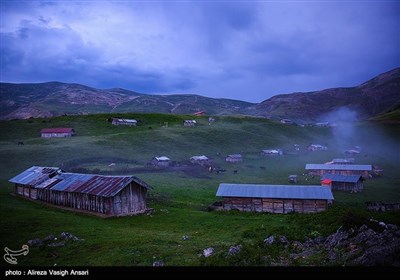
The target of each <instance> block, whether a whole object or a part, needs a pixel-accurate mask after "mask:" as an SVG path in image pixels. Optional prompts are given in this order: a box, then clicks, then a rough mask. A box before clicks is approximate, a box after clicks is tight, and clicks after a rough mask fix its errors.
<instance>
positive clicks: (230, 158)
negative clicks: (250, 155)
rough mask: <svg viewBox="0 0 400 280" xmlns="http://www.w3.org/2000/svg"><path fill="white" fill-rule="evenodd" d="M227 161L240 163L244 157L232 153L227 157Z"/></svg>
mask: <svg viewBox="0 0 400 280" xmlns="http://www.w3.org/2000/svg"><path fill="white" fill-rule="evenodd" d="M225 161H226V162H230V163H239V162H242V161H243V157H242V155H241V154H232V155H228V156H227V157H226V158H225Z"/></svg>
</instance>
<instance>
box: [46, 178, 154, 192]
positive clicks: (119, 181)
mask: <svg viewBox="0 0 400 280" xmlns="http://www.w3.org/2000/svg"><path fill="white" fill-rule="evenodd" d="M55 178H56V179H59V180H60V182H59V183H57V184H55V185H54V186H53V187H51V190H55V191H65V192H78V193H86V194H92V195H97V196H104V197H110V196H114V195H116V194H117V193H118V192H120V191H121V190H122V189H123V188H124V187H126V186H127V185H128V184H130V183H131V182H135V183H137V184H139V185H140V186H142V187H145V188H147V189H151V187H150V186H149V185H148V184H146V183H145V182H143V181H142V180H140V179H139V178H137V177H134V176H102V175H93V174H77V173H62V174H60V175H58V176H56V177H55Z"/></svg>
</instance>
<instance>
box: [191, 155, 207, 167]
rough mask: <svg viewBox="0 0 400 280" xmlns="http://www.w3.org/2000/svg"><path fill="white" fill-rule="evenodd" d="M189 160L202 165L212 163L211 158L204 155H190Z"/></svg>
mask: <svg viewBox="0 0 400 280" xmlns="http://www.w3.org/2000/svg"><path fill="white" fill-rule="evenodd" d="M190 162H191V163H192V164H198V165H204V166H209V165H211V163H212V160H211V159H209V158H208V157H206V156H205V155H202V156H192V157H191V158H190Z"/></svg>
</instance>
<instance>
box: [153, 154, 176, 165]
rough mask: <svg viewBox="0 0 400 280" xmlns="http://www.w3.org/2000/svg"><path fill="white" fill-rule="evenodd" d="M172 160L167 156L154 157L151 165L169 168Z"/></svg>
mask: <svg viewBox="0 0 400 280" xmlns="http://www.w3.org/2000/svg"><path fill="white" fill-rule="evenodd" d="M170 162H171V160H170V159H169V158H168V157H166V156H161V157H153V158H152V159H151V164H152V165H154V166H157V167H168V166H169V164H170Z"/></svg>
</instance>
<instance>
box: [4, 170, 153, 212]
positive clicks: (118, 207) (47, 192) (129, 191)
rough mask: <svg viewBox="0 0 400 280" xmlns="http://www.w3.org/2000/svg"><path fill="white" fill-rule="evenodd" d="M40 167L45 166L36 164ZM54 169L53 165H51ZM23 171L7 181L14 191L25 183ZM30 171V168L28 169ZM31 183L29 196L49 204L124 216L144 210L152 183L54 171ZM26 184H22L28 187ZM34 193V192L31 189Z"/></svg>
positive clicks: (132, 177)
mask: <svg viewBox="0 0 400 280" xmlns="http://www.w3.org/2000/svg"><path fill="white" fill-rule="evenodd" d="M36 168H37V169H39V170H40V168H43V169H44V170H47V169H48V168H46V167H36ZM54 169H55V168H54ZM27 171H29V169H28V170H26V171H24V172H22V173H21V174H19V175H17V176H16V177H14V178H12V179H10V180H9V181H10V182H12V183H15V185H16V191H17V192H16V193H17V194H18V195H21V194H20V192H19V187H20V186H21V185H25V181H26V180H24V179H23V178H24V175H23V174H24V173H25V174H27ZM28 173H29V172H28ZM38 182H39V181H38ZM28 184H31V185H28V186H30V193H31V194H30V196H28V195H25V192H24V195H23V196H26V197H29V198H31V199H36V200H40V201H44V202H47V203H50V204H54V205H59V206H63V207H69V208H71V209H76V210H83V211H89V212H95V213H100V214H104V215H106V216H124V215H134V214H138V213H143V212H145V211H146V210H147V191H148V190H149V189H151V187H150V186H149V185H148V184H146V183H145V182H143V181H142V180H140V179H139V178H137V177H135V176H102V175H94V174H77V173H65V172H61V171H59V169H58V170H57V171H56V173H55V176H52V177H50V176H48V177H47V179H45V180H40V183H37V184H32V181H29V180H28ZM28 186H26V187H25V186H24V188H27V187H28ZM32 190H34V193H35V195H33V191H32Z"/></svg>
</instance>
